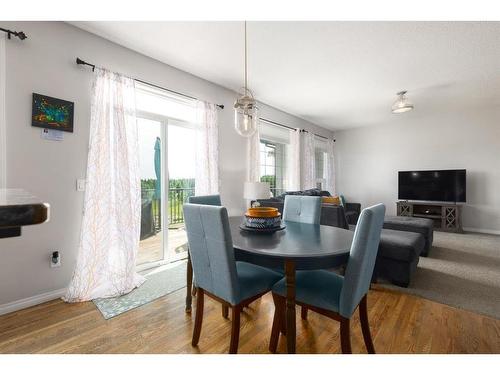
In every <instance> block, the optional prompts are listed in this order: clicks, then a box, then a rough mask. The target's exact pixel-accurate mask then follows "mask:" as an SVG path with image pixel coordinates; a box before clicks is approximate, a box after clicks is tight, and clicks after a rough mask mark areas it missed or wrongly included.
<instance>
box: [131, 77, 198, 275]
mask: <svg viewBox="0 0 500 375" xmlns="http://www.w3.org/2000/svg"><path fill="white" fill-rule="evenodd" d="M136 96H137V106H138V120H137V126H138V134H139V152H140V155H139V160H140V170H141V198H142V199H141V239H140V243H139V253H138V257H137V266H138V268H139V269H145V268H149V267H154V266H157V265H161V264H165V263H169V262H173V261H177V260H181V259H184V258H186V257H187V236H186V231H185V226H184V215H183V211H182V206H183V204H184V203H185V202H187V200H188V198H189V197H190V196H192V195H194V189H195V125H193V124H194V123H195V107H194V105H193V103H192V102H190V101H187V100H185V99H180V98H177V97H172V95H169V94H166V93H165V92H162V91H161V90H157V89H152V88H149V87H144V86H141V87H139V88H138V89H137V90H136Z"/></svg>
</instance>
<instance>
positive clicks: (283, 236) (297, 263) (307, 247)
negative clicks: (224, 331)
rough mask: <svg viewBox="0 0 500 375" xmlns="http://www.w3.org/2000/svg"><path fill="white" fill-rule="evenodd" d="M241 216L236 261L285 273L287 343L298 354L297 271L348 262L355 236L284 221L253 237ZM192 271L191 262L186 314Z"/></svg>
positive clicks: (235, 224)
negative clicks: (274, 228)
mask: <svg viewBox="0 0 500 375" xmlns="http://www.w3.org/2000/svg"><path fill="white" fill-rule="evenodd" d="M242 221H243V217H241V216H233V217H230V218H229V224H230V227H231V236H232V239H233V247H234V251H235V258H236V260H237V261H245V262H249V263H253V264H257V265H260V266H264V267H269V268H274V269H278V268H282V269H284V273H285V278H286V290H287V291H286V339H287V350H288V353H295V340H296V339H295V336H296V327H295V325H296V321H295V271H296V270H317V269H329V268H333V267H337V266H340V265H343V264H345V263H346V262H347V259H348V258H349V251H350V249H351V243H352V239H353V236H354V232H352V231H349V230H347V229H342V228H337V227H332V226H328V225H317V224H304V223H297V222H289V221H283V224H284V225H285V226H286V227H285V229H283V230H280V231H277V232H274V233H253V232H248V231H244V230H242V229H241V228H240V225H241V223H242ZM192 274H193V273H192V268H191V262H190V259H189V258H188V272H187V279H188V280H187V281H188V285H187V286H188V288H187V296H186V311H191V286H192Z"/></svg>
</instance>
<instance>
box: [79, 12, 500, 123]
mask: <svg viewBox="0 0 500 375" xmlns="http://www.w3.org/2000/svg"><path fill="white" fill-rule="evenodd" d="M72 24H73V25H75V26H77V27H80V28H82V29H85V30H87V31H90V32H92V33H94V34H97V35H100V36H102V37H104V38H106V39H109V40H111V41H113V42H116V43H118V44H121V45H123V46H125V47H128V48H130V49H133V50H135V51H138V52H140V53H142V54H144V55H147V56H150V57H152V58H155V59H157V60H160V61H162V62H164V63H166V64H169V65H171V66H174V67H176V68H178V69H181V70H184V71H186V72H189V73H191V74H194V75H196V76H199V77H202V78H204V79H206V80H209V81H212V82H215V83H217V84H219V85H221V86H224V87H226V88H229V89H232V90H238V89H239V88H240V87H241V86H242V80H243V22H101V21H98V22H73V23H72ZM248 49H249V51H248V53H249V86H250V88H251V89H252V90H253V91H254V93H255V95H256V97H257V99H258V100H260V101H262V102H264V103H267V104H269V105H272V106H274V107H277V108H279V109H282V110H284V111H286V112H289V113H291V114H294V115H296V116H299V117H301V118H304V119H306V120H309V121H311V122H313V123H316V124H318V125H321V126H324V127H328V128H330V129H345V128H351V127H359V126H368V125H375V124H380V123H388V122H393V121H402V120H404V117H403V118H402V116H406V118H420V117H421V118H422V119H424V118H425V117H426V116H429V115H432V114H433V113H435V112H436V111H457V112H459V111H467V110H469V111H470V110H481V109H483V108H484V107H491V106H498V107H500V22H264V21H262V22H249V23H248ZM402 89H406V90H408V96H409V98H410V99H411V101H412V102H413V103H414V105H415V110H414V111H412V112H408V113H405V114H400V115H394V114H392V113H391V112H390V108H391V104H392V102H393V101H394V100H395V98H396V96H395V93H396V92H397V91H400V90H402Z"/></svg>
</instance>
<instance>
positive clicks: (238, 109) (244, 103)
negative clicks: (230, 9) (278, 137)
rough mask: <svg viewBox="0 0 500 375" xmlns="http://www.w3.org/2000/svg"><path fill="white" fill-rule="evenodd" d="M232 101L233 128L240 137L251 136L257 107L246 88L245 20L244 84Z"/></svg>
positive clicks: (251, 94)
mask: <svg viewBox="0 0 500 375" xmlns="http://www.w3.org/2000/svg"><path fill="white" fill-rule="evenodd" d="M239 95H240V96H239V97H238V99H236V101H235V102H234V128H235V130H236V132H237V133H238V134H239V135H241V136H242V137H251V136H252V135H253V134H254V133H255V131H256V130H257V120H258V113H259V108H258V107H257V101H256V100H255V98H254V96H253V93H252V91H250V89H249V88H248V71H247V21H245V86H244V87H242V88H241V90H240V92H239Z"/></svg>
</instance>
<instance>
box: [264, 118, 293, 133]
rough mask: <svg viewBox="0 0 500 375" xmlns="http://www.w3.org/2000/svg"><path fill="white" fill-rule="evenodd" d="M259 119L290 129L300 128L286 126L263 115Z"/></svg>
mask: <svg viewBox="0 0 500 375" xmlns="http://www.w3.org/2000/svg"><path fill="white" fill-rule="evenodd" d="M259 120H260V121H264V122H267V123H269V124H272V125H276V126H279V127H281V128H285V129H290V130H298V129H297V128H292V127H291V126H286V125H283V124H280V123H279V122H275V121H271V120H268V119H265V118H263V117H260V118H259Z"/></svg>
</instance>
